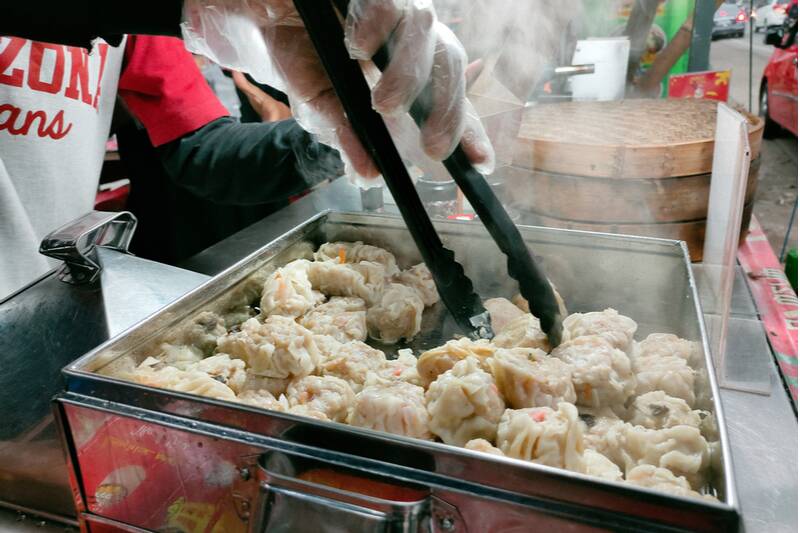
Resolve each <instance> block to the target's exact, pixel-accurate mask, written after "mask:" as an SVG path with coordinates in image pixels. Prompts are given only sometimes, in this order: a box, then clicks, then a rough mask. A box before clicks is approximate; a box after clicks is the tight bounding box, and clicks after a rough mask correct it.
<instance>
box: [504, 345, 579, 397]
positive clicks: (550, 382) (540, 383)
mask: <svg viewBox="0 0 800 533" xmlns="http://www.w3.org/2000/svg"><path fill="white" fill-rule="evenodd" d="M489 367H490V368H491V371H492V375H493V376H494V379H495V382H497V386H498V388H499V389H500V392H501V393H502V394H503V397H504V398H505V399H506V402H508V404H509V405H510V406H511V407H513V408H514V409H522V408H524V407H553V408H556V407H557V406H558V404H559V403H561V402H568V403H575V387H574V386H573V384H572V368H571V367H570V366H569V365H568V364H566V363H564V362H563V361H561V360H560V359H557V358H555V357H548V356H547V354H545V353H544V352H543V351H541V350H536V349H528V350H525V349H521V348H517V349H514V350H505V349H502V348H501V349H498V350H497V351H496V352H495V354H494V357H492V358H491V359H489Z"/></svg>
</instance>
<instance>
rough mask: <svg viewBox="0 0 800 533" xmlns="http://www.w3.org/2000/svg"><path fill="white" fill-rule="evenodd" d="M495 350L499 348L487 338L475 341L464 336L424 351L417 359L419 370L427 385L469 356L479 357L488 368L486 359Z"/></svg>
mask: <svg viewBox="0 0 800 533" xmlns="http://www.w3.org/2000/svg"><path fill="white" fill-rule="evenodd" d="M495 350H497V348H496V347H495V346H494V345H493V344H492V343H491V342H489V341H488V340H486V339H479V340H477V341H473V340H470V339H468V338H467V337H462V338H460V339H458V340H452V341H447V342H446V343H445V344H443V345H442V346H438V347H436V348H433V349H431V350H428V351H427V352H423V353H422V355H420V356H419V360H418V361H417V371H418V372H419V375H420V377H421V378H422V381H423V383H424V385H425V386H426V387H427V386H428V385H429V384H430V383H431V382H432V381H434V380H435V379H436V378H437V377H438V376H439V374H442V373H444V372H446V371H448V370H450V369H451V368H453V366H455V364H456V363H457V362H459V361H461V360H462V359H466V358H467V357H475V358H477V359H478V360H479V361H481V364H482V366H484V367H485V368H487V369H488V365H487V363H486V360H487V359H488V358H489V357H491V356H492V355H494V352H495Z"/></svg>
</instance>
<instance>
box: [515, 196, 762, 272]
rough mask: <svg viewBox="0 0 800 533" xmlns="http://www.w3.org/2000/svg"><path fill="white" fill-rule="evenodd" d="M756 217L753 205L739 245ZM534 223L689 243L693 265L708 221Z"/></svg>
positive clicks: (536, 219) (536, 217) (542, 219)
mask: <svg viewBox="0 0 800 533" xmlns="http://www.w3.org/2000/svg"><path fill="white" fill-rule="evenodd" d="M752 213H753V204H752V203H751V204H748V205H746V206H745V208H744V214H743V215H742V228H741V235H740V237H739V242H743V241H744V238H745V237H746V235H747V226H748V225H749V223H750V216H751V215H752ZM530 215H531V217H532V223H533V224H536V225H539V226H547V227H549V228H564V229H576V230H583V231H599V232H602V233H619V234H622V235H640V236H644V237H658V238H661V239H675V240H679V241H686V246H687V248H688V249H689V256H690V257H691V259H692V261H702V260H703V244H704V239H705V232H706V221H705V219H703V220H692V221H688V222H665V223H661V224H659V223H653V224H601V223H589V222H575V221H572V220H563V219H560V218H554V217H548V216H545V215H540V214H537V213H530Z"/></svg>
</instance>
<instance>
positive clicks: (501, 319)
mask: <svg viewBox="0 0 800 533" xmlns="http://www.w3.org/2000/svg"><path fill="white" fill-rule="evenodd" d="M483 307H485V308H486V310H487V311H489V317H491V319H492V330H494V332H495V334H499V332H500V331H502V330H503V329H504V328H505V327H506V326H507V325H508V324H510V323H511V322H512V321H514V320H515V319H517V318H519V317H521V316H523V315H525V313H523V312H522V311H521V310H520V308H519V307H517V306H516V305H514V304H513V303H511V302H510V301H508V300H506V299H505V298H489V299H488V300H485V301H484V302H483ZM498 346H500V345H499V344H498ZM507 348H511V346H507Z"/></svg>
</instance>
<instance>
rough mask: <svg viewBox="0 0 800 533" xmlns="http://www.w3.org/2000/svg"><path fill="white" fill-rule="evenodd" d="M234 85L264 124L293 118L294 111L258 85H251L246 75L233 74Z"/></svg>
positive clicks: (235, 72) (234, 72) (236, 72)
mask: <svg viewBox="0 0 800 533" xmlns="http://www.w3.org/2000/svg"><path fill="white" fill-rule="evenodd" d="M231 75H232V77H233V83H234V84H236V87H237V88H238V89H239V90H240V91H242V92H243V93H244V95H245V96H246V97H247V101H248V102H250V105H251V106H252V107H253V109H254V110H255V112H256V113H258V116H260V117H261V120H262V121H263V122H278V121H279V120H286V119H287V118H291V116H292V110H291V109H289V106H287V105H286V104H284V103H283V102H279V101H278V100H276V99H274V98H273V97H271V96H270V95H268V94H267V93H265V92H264V91H262V90H261V89H259V88H258V87H257V86H256V85H254V84H252V83H250V81H249V80H248V79H247V78H246V77H245V75H244V74H242V73H241V72H238V71H233V72H231Z"/></svg>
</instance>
